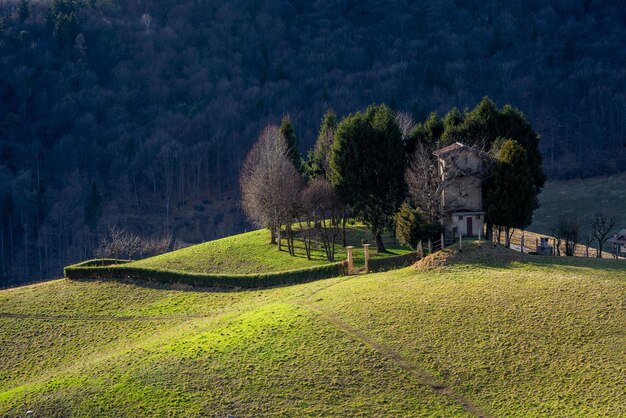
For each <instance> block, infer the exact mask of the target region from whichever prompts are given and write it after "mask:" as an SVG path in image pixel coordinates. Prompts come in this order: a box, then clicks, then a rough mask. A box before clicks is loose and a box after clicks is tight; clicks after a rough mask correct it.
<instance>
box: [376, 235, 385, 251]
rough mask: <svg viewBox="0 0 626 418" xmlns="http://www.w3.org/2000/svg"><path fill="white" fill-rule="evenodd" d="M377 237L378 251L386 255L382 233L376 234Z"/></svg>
mask: <svg viewBox="0 0 626 418" xmlns="http://www.w3.org/2000/svg"><path fill="white" fill-rule="evenodd" d="M375 236H376V251H377V252H379V253H386V252H387V250H386V249H385V244H384V243H383V237H382V235H381V234H380V232H377V233H376V234H375Z"/></svg>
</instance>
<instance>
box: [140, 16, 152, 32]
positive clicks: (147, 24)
mask: <svg viewBox="0 0 626 418" xmlns="http://www.w3.org/2000/svg"><path fill="white" fill-rule="evenodd" d="M141 23H143V26H144V27H145V28H146V33H150V25H152V16H150V15H149V14H148V13H144V14H142V15H141Z"/></svg>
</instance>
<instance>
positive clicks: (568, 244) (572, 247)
mask: <svg viewBox="0 0 626 418" xmlns="http://www.w3.org/2000/svg"><path fill="white" fill-rule="evenodd" d="M580 224H581V223H580V218H579V217H578V216H577V215H575V214H565V215H561V216H560V217H559V219H558V220H557V222H556V224H554V225H553V226H552V229H551V233H552V235H553V236H554V238H555V240H556V247H557V248H556V251H557V255H561V250H560V248H559V247H560V245H561V242H563V243H564V245H565V255H566V256H570V257H571V256H573V255H575V253H576V246H577V245H578V238H579V236H580Z"/></svg>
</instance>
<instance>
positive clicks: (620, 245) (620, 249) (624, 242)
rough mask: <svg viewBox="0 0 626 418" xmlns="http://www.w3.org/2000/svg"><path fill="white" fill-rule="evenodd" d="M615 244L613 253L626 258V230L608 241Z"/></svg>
mask: <svg viewBox="0 0 626 418" xmlns="http://www.w3.org/2000/svg"><path fill="white" fill-rule="evenodd" d="M607 242H608V243H610V244H613V251H612V253H613V254H614V255H616V256H626V229H622V230H621V231H619V232H618V233H617V234H614V235H613V236H612V237H611V238H609V239H608V241H607Z"/></svg>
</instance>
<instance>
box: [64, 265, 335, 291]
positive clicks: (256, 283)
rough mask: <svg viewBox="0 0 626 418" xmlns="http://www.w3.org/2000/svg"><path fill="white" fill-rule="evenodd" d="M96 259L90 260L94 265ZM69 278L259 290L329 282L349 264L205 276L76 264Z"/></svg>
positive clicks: (66, 271)
mask: <svg viewBox="0 0 626 418" xmlns="http://www.w3.org/2000/svg"><path fill="white" fill-rule="evenodd" d="M91 261H93V260H90V261H89V262H86V263H90V262H91ZM64 271H65V277H67V278H69V279H76V280H80V279H133V280H148V281H156V282H161V283H183V284H188V285H193V286H207V287H226V288H258V287H268V286H278V285H283V284H295V283H305V282H309V281H313V280H319V279H327V278H330V277H336V276H341V275H343V274H345V273H346V262H345V261H342V262H338V263H333V264H326V265H323V266H316V267H311V268H306V269H299V270H291V271H282V272H276V273H259V274H203V273H188V272H182V271H171V270H156V269H150V268H143V267H137V266H125V265H123V264H111V265H108V266H97V265H95V266H94V265H85V263H80V264H75V265H72V266H68V267H65V270H64Z"/></svg>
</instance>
